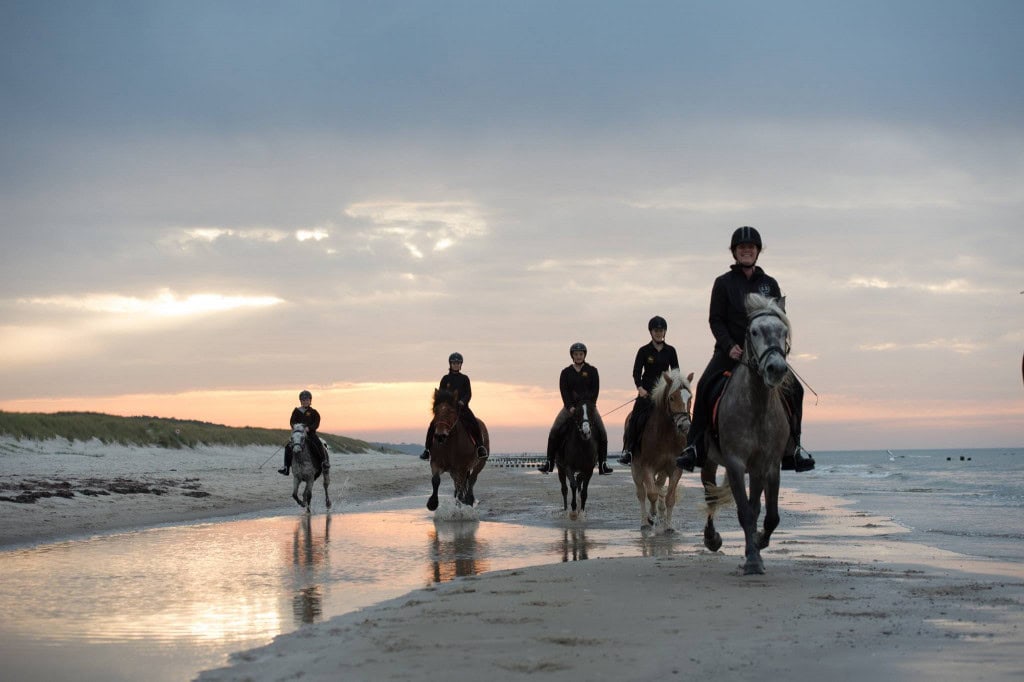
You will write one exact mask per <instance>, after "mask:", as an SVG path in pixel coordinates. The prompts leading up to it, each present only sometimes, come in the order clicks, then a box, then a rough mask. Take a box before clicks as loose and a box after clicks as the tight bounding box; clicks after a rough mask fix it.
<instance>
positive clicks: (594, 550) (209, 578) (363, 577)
mask: <svg viewBox="0 0 1024 682" xmlns="http://www.w3.org/2000/svg"><path fill="white" fill-rule="evenodd" d="M391 502H392V504H397V506H399V507H400V506H402V503H403V500H397V501H391ZM405 502H407V503H408V505H410V507H411V506H412V505H415V506H416V507H417V508H415V509H414V508H407V509H402V508H399V509H385V510H377V511H373V512H361V513H340V514H339V513H336V514H333V515H331V516H324V515H317V516H313V517H312V518H306V517H302V516H295V515H289V516H275V517H270V518H244V519H238V520H229V521H221V522H215V523H201V524H192V525H186V526H173V527H160V528H153V529H148V530H142V531H137V532H130V533H118V534H111V535H106V536H99V537H94V538H90V539H82V540H75V541H69V542H61V543H55V544H51V545H44V546H40V547H35V548H26V549H18V550H12V551H8V552H3V553H0V571H2V574H3V576H4V580H3V582H2V585H0V606H2V609H3V613H4V616H5V618H4V619H3V621H2V623H0V658H2V660H3V661H4V665H5V670H4V679H7V680H19V679H26V680H27V679H33V680H39V679H76V680H118V679H123V680H134V679H147V680H183V679H190V678H191V677H193V676H194V675H195V674H197V673H198V672H199V671H201V670H204V669H208V668H212V667H217V666H219V665H223V664H224V663H225V662H226V661H227V655H228V654H229V653H230V652H232V651H240V650H244V649H249V648H252V647H255V646H259V645H262V644H265V643H268V642H269V641H270V640H271V639H273V638H274V637H275V636H276V635H278V634H281V633H285V632H290V631H292V630H294V629H296V628H298V627H300V626H301V625H302V624H304V623H312V622H317V621H322V620H325V619H328V618H330V617H332V616H335V615H339V614H342V613H347V612H350V611H353V610H356V609H358V608H362V607H364V606H368V605H371V604H374V603H377V602H380V601H383V600H386V599H390V598H394V597H397V596H399V595H401V594H404V593H406V592H408V591H410V590H412V589H416V588H420V587H424V586H427V585H430V584H431V583H435V582H440V581H446V580H451V579H453V578H456V577H461V576H470V575H475V574H478V573H481V572H484V571H493V570H500V569H507V568H515V567H521V566H528V565H536V564H542V563H553V562H558V561H574V560H582V559H587V558H597V557H615V556H641V555H645V554H662V553H664V554H668V553H671V552H674V551H680V547H677V544H679V543H680V542H682V540H681V539H676V538H673V537H666V536H661V537H656V538H649V539H646V540H645V539H643V538H641V537H640V536H639V534H638V533H637V532H636V531H627V530H623V529H620V530H615V529H606V528H603V529H601V530H600V532H599V533H594V532H593V531H591V532H589V534H588V529H586V528H584V527H583V526H582V525H576V524H572V526H573V527H571V528H570V527H568V526H566V527H562V528H552V527H538V526H529V527H528V526H521V525H517V524H510V523H494V522H487V521H478V520H475V519H474V516H475V512H474V510H469V511H468V512H464V513H462V514H461V516H462V517H464V518H462V520H459V519H460V513H459V512H457V511H455V510H454V509H448V510H447V511H446V509H445V507H442V509H441V510H440V513H439V515H438V517H439V518H452V519H455V520H450V521H443V520H442V521H435V520H434V519H433V515H431V514H428V513H426V512H424V511H423V510H421V509H420V508H418V507H420V505H421V504H422V500H420V499H419V498H418V497H417V498H415V499H413V498H410V499H408V500H406V501H405ZM686 544H687V545H688V546H689V547H690V548H693V542H692V539H690V538H687V539H686Z"/></svg>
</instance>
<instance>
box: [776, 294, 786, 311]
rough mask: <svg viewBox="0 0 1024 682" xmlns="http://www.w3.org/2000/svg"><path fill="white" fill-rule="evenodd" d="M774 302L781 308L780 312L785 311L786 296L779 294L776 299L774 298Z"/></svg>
mask: <svg viewBox="0 0 1024 682" xmlns="http://www.w3.org/2000/svg"><path fill="white" fill-rule="evenodd" d="M775 302H776V303H777V304H778V305H779V307H780V308H782V312H786V297H785V296H779V297H778V298H777V299H775Z"/></svg>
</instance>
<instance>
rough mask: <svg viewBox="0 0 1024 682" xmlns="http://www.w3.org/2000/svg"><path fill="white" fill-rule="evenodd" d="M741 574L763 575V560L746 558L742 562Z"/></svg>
mask: <svg viewBox="0 0 1024 682" xmlns="http://www.w3.org/2000/svg"><path fill="white" fill-rule="evenodd" d="M743 575H764V562H763V561H761V559H760V558H758V559H757V560H754V559H750V560H748V561H747V563H745V564H743Z"/></svg>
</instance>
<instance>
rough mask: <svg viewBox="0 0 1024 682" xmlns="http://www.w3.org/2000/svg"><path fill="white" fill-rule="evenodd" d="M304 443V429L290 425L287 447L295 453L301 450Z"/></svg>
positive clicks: (303, 427) (300, 425)
mask: <svg viewBox="0 0 1024 682" xmlns="http://www.w3.org/2000/svg"><path fill="white" fill-rule="evenodd" d="M305 441H306V427H305V426H303V425H302V424H293V425H292V437H291V440H290V441H289V443H288V447H290V448H291V449H292V451H293V452H297V451H299V450H301V449H302V444H303V443H304V442H305Z"/></svg>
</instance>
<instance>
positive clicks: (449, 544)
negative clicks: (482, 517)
mask: <svg viewBox="0 0 1024 682" xmlns="http://www.w3.org/2000/svg"><path fill="white" fill-rule="evenodd" d="M479 528H480V522H479V521H437V520H435V521H434V528H433V530H431V531H430V532H429V533H428V537H429V539H430V560H431V569H432V571H431V578H432V579H433V581H434V582H435V583H440V582H445V581H448V580H452V579H454V578H463V577H466V576H470V575H476V574H477V573H483V572H485V571H489V570H490V568H489V562H488V561H487V559H486V557H487V555H488V543H487V542H486V541H481V540H477V537H476V533H477V530H478V529H479Z"/></svg>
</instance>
